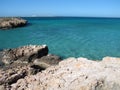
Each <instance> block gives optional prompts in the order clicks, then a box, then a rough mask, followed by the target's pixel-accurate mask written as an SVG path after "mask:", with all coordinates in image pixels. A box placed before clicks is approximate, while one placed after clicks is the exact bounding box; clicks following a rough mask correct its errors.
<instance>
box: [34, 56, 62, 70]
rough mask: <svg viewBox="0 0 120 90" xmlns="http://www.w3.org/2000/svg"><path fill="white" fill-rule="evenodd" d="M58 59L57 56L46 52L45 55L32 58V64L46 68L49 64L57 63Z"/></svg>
mask: <svg viewBox="0 0 120 90" xmlns="http://www.w3.org/2000/svg"><path fill="white" fill-rule="evenodd" d="M60 61H61V59H60V57H59V56H56V55H52V54H48V55H47V56H43V57H41V58H39V59H36V60H34V62H33V64H34V65H37V66H39V67H41V68H44V69H46V68H48V67H50V66H53V65H57V64H58V63H59V62H60Z"/></svg>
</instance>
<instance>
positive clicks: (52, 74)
mask: <svg viewBox="0 0 120 90" xmlns="http://www.w3.org/2000/svg"><path fill="white" fill-rule="evenodd" d="M31 50H32V51H31ZM48 51H49V49H48V47H47V46H46V45H40V46H36V45H27V46H22V47H18V48H13V49H8V50H4V51H3V53H2V55H3V56H2V58H1V59H2V60H1V61H3V63H4V67H1V68H0V78H1V79H0V90H7V89H9V90H22V89H25V90H26V89H29V90H44V89H45V90H50V89H55V90H66V89H68V88H69V90H81V89H82V90H91V89H92V88H98V89H95V90H119V87H120V81H119V79H118V78H119V77H118V76H119V75H120V72H118V71H119V70H120V58H115V57H114V58H113V57H105V58H103V59H102V61H93V60H88V59H87V58H82V57H81V58H72V57H71V58H67V59H65V60H61V59H60V57H59V56H55V55H51V54H49V52H48ZM14 55H15V56H14ZM6 76H7V77H6ZM113 76H114V77H115V78H114V77H113ZM111 77H113V78H112V79H111ZM83 79H84V80H83ZM39 80H40V81H39ZM61 80H63V81H61ZM76 80H78V81H79V83H78V81H77V82H76ZM81 80H82V81H81ZM109 80H110V82H111V83H113V84H112V85H111V84H110V83H109ZM31 82H32V84H31ZM36 83H39V84H36ZM83 84H84V85H83ZM33 85H34V87H33ZM91 85H92V87H91ZM26 86H30V87H26ZM76 86H77V87H76ZM83 88H84V89H83Z"/></svg>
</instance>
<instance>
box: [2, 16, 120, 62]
mask: <svg viewBox="0 0 120 90" xmlns="http://www.w3.org/2000/svg"><path fill="white" fill-rule="evenodd" d="M24 19H26V20H28V22H29V23H28V25H27V26H26V27H21V28H15V29H12V30H0V50H3V49H8V48H16V47H19V46H23V45H30V44H33V45H43V44H46V45H47V46H48V48H49V53H52V54H55V55H58V56H60V57H62V58H63V59H65V58H68V57H85V58H88V59H92V60H101V59H102V58H103V57H105V56H112V57H120V19H119V18H83V17H24Z"/></svg>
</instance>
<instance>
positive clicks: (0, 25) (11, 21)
mask: <svg viewBox="0 0 120 90" xmlns="http://www.w3.org/2000/svg"><path fill="white" fill-rule="evenodd" d="M26 24H27V21H26V20H24V19H22V18H0V29H10V28H16V27H22V26H25V25H26Z"/></svg>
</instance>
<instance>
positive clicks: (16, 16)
mask: <svg viewBox="0 0 120 90" xmlns="http://www.w3.org/2000/svg"><path fill="white" fill-rule="evenodd" d="M4 17H23V18H24V17H28V18H29V17H33V18H34V17H41V18H42V17H43V18H45V17H48V18H52V17H58V18H59V17H63V18H64V17H66V18H70V17H73V18H120V17H103V16H0V18H4Z"/></svg>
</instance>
